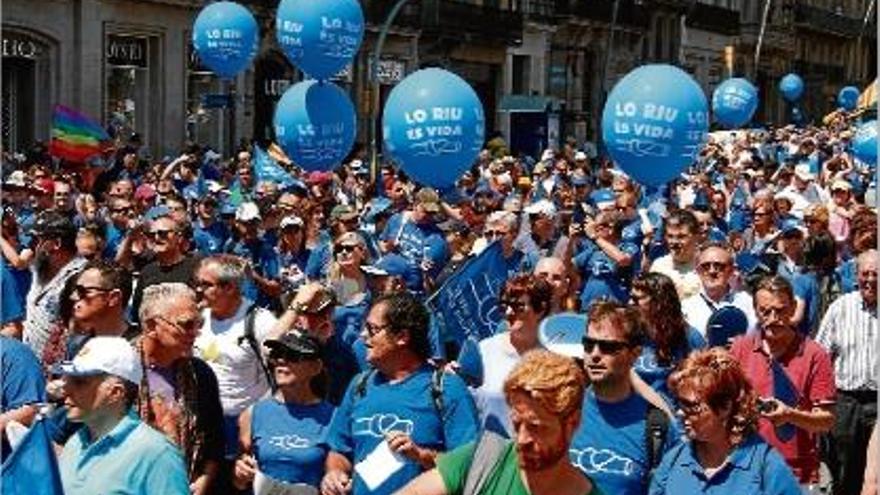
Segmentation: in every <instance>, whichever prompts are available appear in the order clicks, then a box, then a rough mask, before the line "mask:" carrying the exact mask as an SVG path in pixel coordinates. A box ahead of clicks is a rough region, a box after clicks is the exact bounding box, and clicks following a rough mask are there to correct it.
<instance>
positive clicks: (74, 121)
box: [49, 105, 111, 163]
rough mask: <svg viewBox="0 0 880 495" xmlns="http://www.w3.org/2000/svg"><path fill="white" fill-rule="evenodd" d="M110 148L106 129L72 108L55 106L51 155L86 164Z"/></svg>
mask: <svg viewBox="0 0 880 495" xmlns="http://www.w3.org/2000/svg"><path fill="white" fill-rule="evenodd" d="M109 147H111V143H110V136H109V135H108V134H107V131H105V130H104V128H102V127H101V126H100V125H98V124H97V123H96V122H94V121H92V120H91V119H89V118H88V117H86V116H85V115H83V114H81V113H79V112H77V111H76V110H74V109H72V108H68V107H65V106H63V105H55V111H54V114H53V116H52V141H51V142H50V143H49V153H50V154H52V155H53V156H57V157H58V158H62V159H64V160H67V161H70V162H75V163H86V160H88V159H89V158H90V157H92V156H94V155H97V154H99V153H102V152H104V151H105V150H106V149H107V148H109Z"/></svg>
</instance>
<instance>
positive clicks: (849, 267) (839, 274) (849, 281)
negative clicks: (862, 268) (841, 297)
mask: <svg viewBox="0 0 880 495" xmlns="http://www.w3.org/2000/svg"><path fill="white" fill-rule="evenodd" d="M857 275H858V267H857V266H856V259H855V258H850V259H848V260H846V261H844V262H843V263H841V264H840V265H838V267H837V268H835V269H834V276H835V278H837V283H838V284H839V285H840V292H841V293H842V294H846V293H848V292H855V291H857V290H859V281H858V278H857Z"/></svg>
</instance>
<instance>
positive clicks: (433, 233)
mask: <svg viewBox="0 0 880 495" xmlns="http://www.w3.org/2000/svg"><path fill="white" fill-rule="evenodd" d="M379 239H380V240H383V241H394V242H395V243H396V244H397V252H398V253H399V254H400V255H401V256H403V257H404V258H406V259H407V260H409V262H410V263H412V264H413V265H414V266H421V264H422V261H424V260H429V261H431V262H432V263H433V264H434V265H433V267H432V268H431V271H430V272H428V274H429V276H431V277H432V278H435V277H437V274H439V273H440V270H442V269H443V265H445V264H446V260H448V259H449V246H448V245H447V243H446V238H445V236H444V235H443V232H442V231H441V230H440V229H438V228H437V226H436V225H434V224H416V223H415V222H412V221H410V220H406V219H404V214H403V213H397V214H396V215H394V216H393V217H391V218H390V219H388V224H387V225H386V226H385V230H384V231H383V232H382V235H380V236H379Z"/></svg>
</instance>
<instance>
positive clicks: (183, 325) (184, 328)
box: [156, 316, 204, 334]
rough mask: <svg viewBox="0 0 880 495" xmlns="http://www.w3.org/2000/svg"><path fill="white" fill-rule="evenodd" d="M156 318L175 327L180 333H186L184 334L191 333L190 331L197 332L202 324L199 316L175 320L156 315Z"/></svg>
mask: <svg viewBox="0 0 880 495" xmlns="http://www.w3.org/2000/svg"><path fill="white" fill-rule="evenodd" d="M156 319H157V320H162V321H164V322H165V323H167V324H169V325H171V326H172V327H174V328H176V329H177V330H178V331H181V332H182V333H186V334H192V333H196V332H198V331H199V329H200V328H202V325H203V324H204V321H203V320H202V319H201V318H200V317H197V318H192V319H190V320H177V321H175V320H170V319H168V318H165V317H164V316H157V317H156Z"/></svg>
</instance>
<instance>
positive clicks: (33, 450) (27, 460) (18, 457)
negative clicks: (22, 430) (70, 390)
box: [2, 419, 64, 495]
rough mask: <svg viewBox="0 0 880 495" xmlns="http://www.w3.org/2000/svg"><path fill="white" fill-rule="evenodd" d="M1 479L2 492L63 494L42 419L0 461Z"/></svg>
mask: <svg viewBox="0 0 880 495" xmlns="http://www.w3.org/2000/svg"><path fill="white" fill-rule="evenodd" d="M2 481H3V484H2V486H3V493H27V494H29V495H63V493H64V491H63V490H62V488H61V474H60V473H59V471H58V460H57V459H56V457H55V451H54V450H53V449H52V440H51V439H50V438H49V431H48V430H47V429H46V420H45V419H40V420H38V421H36V422H35V423H34V425H33V426H31V429H30V430H29V431H28V432H27V434H26V435H25V436H24V438H23V439H22V440H21V443H20V444H19V445H18V447H16V448H15V450H13V451H12V454H10V455H9V457H8V458H6V459H5V460H4V461H3V480H2Z"/></svg>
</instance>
